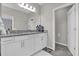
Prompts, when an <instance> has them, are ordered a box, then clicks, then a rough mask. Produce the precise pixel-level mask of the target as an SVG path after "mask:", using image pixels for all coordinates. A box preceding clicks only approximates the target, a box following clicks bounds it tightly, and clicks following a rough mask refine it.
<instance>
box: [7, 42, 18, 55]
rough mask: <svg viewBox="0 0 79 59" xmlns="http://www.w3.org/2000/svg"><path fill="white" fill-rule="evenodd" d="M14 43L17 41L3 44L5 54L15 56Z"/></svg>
mask: <svg viewBox="0 0 79 59" xmlns="http://www.w3.org/2000/svg"><path fill="white" fill-rule="evenodd" d="M16 45H17V43H11V44H6V45H5V55H6V56H16Z"/></svg>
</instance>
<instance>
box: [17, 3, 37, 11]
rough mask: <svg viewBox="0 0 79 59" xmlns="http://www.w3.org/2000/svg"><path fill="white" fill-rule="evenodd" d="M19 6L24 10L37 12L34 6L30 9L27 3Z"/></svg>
mask: <svg viewBox="0 0 79 59" xmlns="http://www.w3.org/2000/svg"><path fill="white" fill-rule="evenodd" d="M18 5H19V6H20V7H22V8H24V9H27V10H30V11H32V12H35V11H36V8H35V7H32V6H30V7H29V5H28V4H26V3H19V4H18Z"/></svg>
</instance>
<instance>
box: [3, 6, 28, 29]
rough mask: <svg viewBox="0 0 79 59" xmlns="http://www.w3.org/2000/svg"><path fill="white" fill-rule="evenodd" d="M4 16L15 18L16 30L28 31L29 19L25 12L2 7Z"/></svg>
mask: <svg viewBox="0 0 79 59" xmlns="http://www.w3.org/2000/svg"><path fill="white" fill-rule="evenodd" d="M2 16H13V17H14V28H15V29H16V30H27V17H28V15H27V14H25V13H24V12H21V11H18V10H15V9H12V8H8V7H5V6H2Z"/></svg>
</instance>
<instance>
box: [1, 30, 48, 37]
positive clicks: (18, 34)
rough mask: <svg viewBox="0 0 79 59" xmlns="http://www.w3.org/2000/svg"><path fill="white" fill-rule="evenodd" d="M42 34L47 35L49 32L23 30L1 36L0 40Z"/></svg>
mask: <svg viewBox="0 0 79 59" xmlns="http://www.w3.org/2000/svg"><path fill="white" fill-rule="evenodd" d="M40 33H47V30H45V31H44V32H38V31H35V30H34V31H23V30H19V31H18V30H17V31H12V32H11V33H9V34H6V35H0V38H5V37H13V36H22V35H33V34H40Z"/></svg>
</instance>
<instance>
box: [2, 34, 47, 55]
mask: <svg viewBox="0 0 79 59" xmlns="http://www.w3.org/2000/svg"><path fill="white" fill-rule="evenodd" d="M46 45H47V33H40V34H32V35H22V36H13V37H6V38H1V55H2V56H29V55H32V54H34V53H35V52H37V51H39V50H41V49H43V48H44V47H46Z"/></svg>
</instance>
